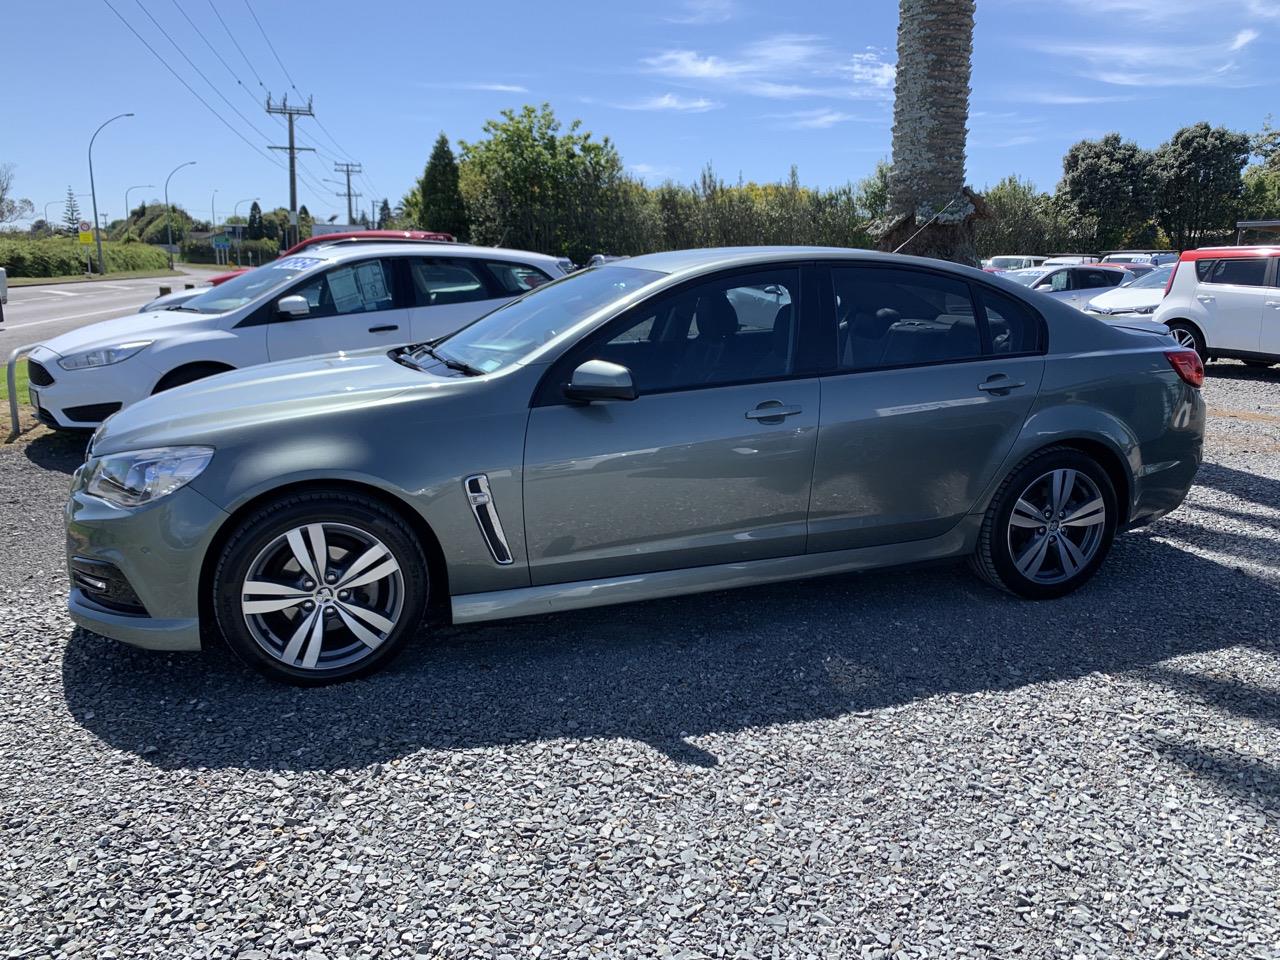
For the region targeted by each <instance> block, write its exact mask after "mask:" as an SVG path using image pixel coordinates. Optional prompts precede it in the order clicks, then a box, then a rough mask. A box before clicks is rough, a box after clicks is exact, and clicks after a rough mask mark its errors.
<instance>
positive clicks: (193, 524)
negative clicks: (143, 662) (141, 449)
mask: <svg viewBox="0 0 1280 960" xmlns="http://www.w3.org/2000/svg"><path fill="white" fill-rule="evenodd" d="M79 483H80V478H79V472H78V471H77V476H76V478H75V481H74V483H73V486H72V492H71V498H70V500H68V502H67V508H66V523H67V567H68V569H69V570H70V569H73V567H74V563H75V561H76V560H77V559H79V560H89V561H95V562H99V563H104V564H111V565H112V566H113V567H115V569H116V570H118V571H119V572H120V574H121V575H122V576H123V577H124V579H125V580H126V581H127V582H128V585H129V586H130V587H131V588H132V589H133V592H134V593H135V594H136V595H137V597H138V599H139V600H140V601H141V604H142V607H143V608H144V609H145V611H146V612H145V614H131V613H125V612H121V611H119V610H112V609H108V608H107V607H106V606H103V605H102V604H100V603H97V602H95V601H94V599H93V598H91V597H90V596H89V595H87V593H86V591H85V590H84V589H82V588H81V587H80V586H78V585H73V586H72V588H71V593H70V596H69V598H68V600H67V609H68V611H69V612H70V614H71V619H72V620H74V621H75V622H76V623H78V624H79V625H80V626H82V627H84V628H85V629H87V630H91V631H93V632H94V633H97V634H101V635H102V636H104V637H111V638H112V639H114V640H120V641H122V642H124V643H129V644H133V645H134V646H138V647H146V648H148V649H152V650H198V649H200V571H201V568H202V566H203V564H204V558H205V555H206V552H207V550H208V547H209V544H210V543H211V542H212V540H213V537H214V535H215V534H216V533H217V530H218V528H219V527H220V526H221V524H222V522H223V521H224V520H225V519H226V517H227V515H226V514H225V513H224V512H223V511H222V510H220V509H218V507H216V506H214V504H213V503H211V502H210V501H209V500H207V499H205V498H204V497H203V496H201V495H200V494H199V493H197V492H196V491H195V490H193V489H191V487H190V486H186V487H183V488H181V489H180V490H178V491H176V492H174V493H171V494H170V495H169V496H167V497H164V498H163V499H161V500H158V501H157V502H155V503H154V504H151V505H149V506H145V507H140V508H136V509H131V510H124V509H120V508H119V507H113V506H112V505H111V504H108V503H106V502H104V501H102V500H99V499H98V498H97V497H91V496H88V495H87V494H85V492H84V491H83V490H81V489H80V488H79Z"/></svg>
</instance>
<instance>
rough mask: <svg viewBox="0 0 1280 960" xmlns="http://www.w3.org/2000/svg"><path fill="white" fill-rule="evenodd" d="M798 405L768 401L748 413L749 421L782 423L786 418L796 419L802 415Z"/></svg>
mask: <svg viewBox="0 0 1280 960" xmlns="http://www.w3.org/2000/svg"><path fill="white" fill-rule="evenodd" d="M802 412H803V409H802V408H801V407H800V406H799V405H798V404H785V403H783V402H782V401H781V400H766V401H765V402H764V403H762V404H760V405H759V406H758V407H756V408H755V409H754V410H748V411H747V413H746V416H747V419H748V420H759V421H760V422H761V423H781V422H782V421H783V420H784V419H785V418H786V417H794V416H795V415H796V414H797V413H802Z"/></svg>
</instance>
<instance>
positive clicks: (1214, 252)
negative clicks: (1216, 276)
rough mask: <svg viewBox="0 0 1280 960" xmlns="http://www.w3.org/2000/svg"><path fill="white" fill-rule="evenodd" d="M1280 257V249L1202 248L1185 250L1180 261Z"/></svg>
mask: <svg viewBox="0 0 1280 960" xmlns="http://www.w3.org/2000/svg"><path fill="white" fill-rule="evenodd" d="M1274 256H1280V247H1201V248H1200V249H1198V250H1183V251H1182V256H1181V257H1180V258H1179V259H1180V260H1235V259H1239V258H1241V257H1274Z"/></svg>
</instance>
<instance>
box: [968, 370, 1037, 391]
mask: <svg viewBox="0 0 1280 960" xmlns="http://www.w3.org/2000/svg"><path fill="white" fill-rule="evenodd" d="M1026 385H1027V382H1026V381H1025V380H1010V379H1009V378H1008V377H1006V376H1005V375H1004V374H1003V373H998V374H996V375H995V376H994V377H988V378H987V379H986V380H984V381H983V382H982V383H980V384H978V389H979V390H984V391H986V392H987V393H1007V392H1008V391H1010V390H1016V389H1017V388H1018V387H1025V386H1026Z"/></svg>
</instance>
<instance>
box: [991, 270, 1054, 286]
mask: <svg viewBox="0 0 1280 960" xmlns="http://www.w3.org/2000/svg"><path fill="white" fill-rule="evenodd" d="M1048 272H1049V271H1048V270H1042V269H1040V268H1039V267H1035V268H1032V269H1030V270H1010V271H1009V272H1008V273H1002V274H1000V276H1002V277H1004V278H1005V279H1006V280H1012V281H1013V282H1014V283H1020V284H1022V285H1023V286H1024V287H1029V286H1031V285H1032V284H1033V283H1035V282H1036V281H1037V280H1039V279H1040V278H1041V277H1043V276H1044V275H1045V274H1046V273H1048Z"/></svg>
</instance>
